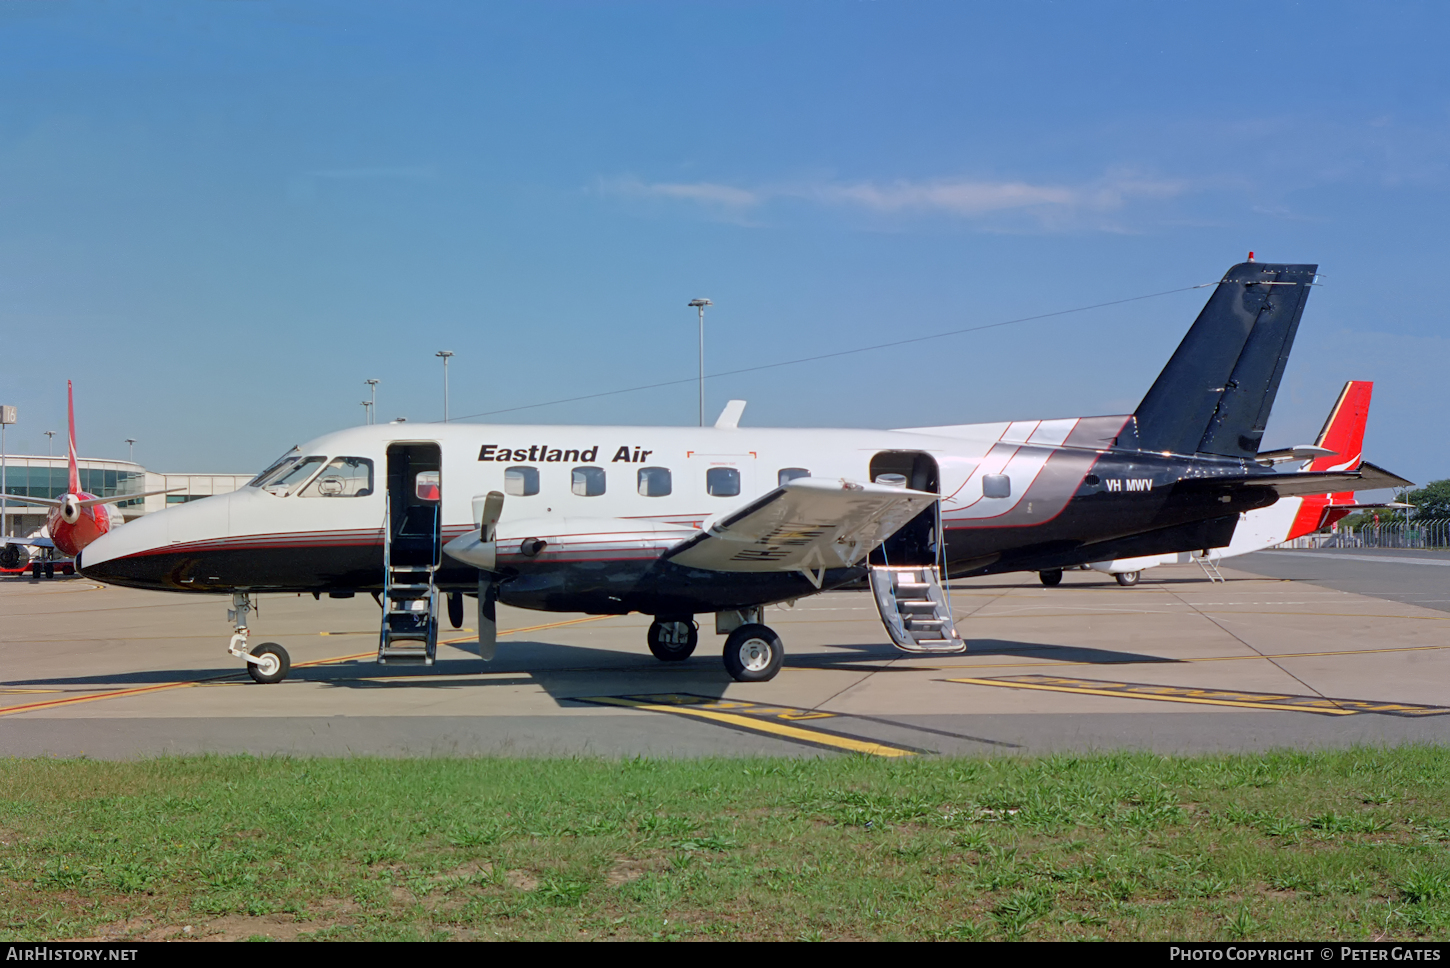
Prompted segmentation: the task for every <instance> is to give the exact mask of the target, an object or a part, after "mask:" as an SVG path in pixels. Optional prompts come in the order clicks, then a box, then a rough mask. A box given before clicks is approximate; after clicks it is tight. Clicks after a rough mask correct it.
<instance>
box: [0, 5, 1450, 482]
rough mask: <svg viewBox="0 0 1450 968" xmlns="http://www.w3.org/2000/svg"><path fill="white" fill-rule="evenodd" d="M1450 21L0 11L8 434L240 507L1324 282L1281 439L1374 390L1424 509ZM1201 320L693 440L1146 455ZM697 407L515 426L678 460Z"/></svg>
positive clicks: (1059, 12) (1214, 9) (1379, 456)
mask: <svg viewBox="0 0 1450 968" xmlns="http://www.w3.org/2000/svg"><path fill="white" fill-rule="evenodd" d="M1447 26H1450V8H1447V7H1445V6H1444V5H1437V4H1375V5H1365V4H1333V3H1315V4H1295V3H1272V2H1258V3H1244V4H1233V3H1216V4H1201V5H1188V4H1161V3H1128V4H1111V3H1095V4H1062V3H1019V4H1008V5H1004V4H985V3H983V4H973V3H944V4H934V3H924V2H911V3H893V2H865V3H862V2H836V3H811V2H792V3H764V4H749V3H721V4H711V3H633V4H623V3H548V2H535V3H517V4H485V3H459V4H448V3H430V4H403V3H366V2H348V3H292V2H272V0H220V2H207V3H197V2H188V3H128V2H109V3H95V2H71V0H55V2H38V0H36V2H31V0H13V2H7V3H3V4H0V346H3V347H4V348H5V349H4V357H3V358H4V360H5V366H4V370H3V374H4V375H3V378H0V379H3V384H0V387H3V389H0V397H3V400H0V402H6V403H14V404H17V405H18V406H19V407H20V419H21V423H20V425H19V426H17V427H14V428H11V432H10V434H9V446H10V449H12V450H16V451H22V450H23V451H30V452H37V451H38V452H40V453H44V452H45V447H46V441H45V437H44V436H43V431H45V430H51V429H54V430H62V429H63V423H64V406H65V396H64V388H65V380H66V379H67V378H70V379H73V380H74V381H75V382H76V394H77V406H78V408H79V416H78V432H79V436H80V448H81V451H82V452H83V453H86V454H90V455H93V456H113V457H114V456H124V455H125V453H126V445H125V444H124V440H125V438H127V437H133V438H136V439H137V441H138V443H137V444H136V458H137V459H138V460H139V461H141V462H143V463H145V464H146V465H147V466H149V467H151V468H153V469H158V470H209V471H245V470H251V469H255V468H258V467H260V466H261V465H262V464H264V463H265V462H266V461H267V460H268V459H269V458H270V457H272V456H274V455H275V454H276V453H278V452H280V451H281V450H283V449H285V448H286V447H288V446H290V445H291V444H293V443H294V442H298V441H302V440H305V439H307V438H309V437H312V436H315V435H316V434H319V433H322V432H325V431H328V430H331V429H335V428H337V427H341V426H345V425H348V424H351V423H358V422H361V420H362V417H363V410H362V408H361V406H359V403H360V401H361V400H362V399H363V398H364V396H365V395H366V387H365V386H364V385H363V382H362V381H363V380H364V379H366V378H369V377H373V378H377V379H379V380H381V381H382V382H381V384H380V386H379V388H378V390H379V392H378V399H379V415H380V417H382V418H383V419H391V418H393V417H398V416H406V417H408V418H409V419H410V420H415V421H416V420H427V419H437V418H438V417H439V416H441V410H442V401H441V373H440V366H439V361H438V360H437V359H436V358H435V357H434V353H435V352H436V351H437V350H440V349H451V350H453V351H454V352H455V353H456V354H457V355H456V356H455V357H454V358H453V362H452V369H451V377H452V380H451V383H452V403H451V406H452V411H453V413H454V414H455V415H463V414H476V413H484V412H489V411H501V410H507V409H509V408H514V407H519V406H522V405H525V404H532V403H537V402H543V401H549V400H555V399H559V398H563V397H572V396H578V395H581V394H589V393H596V392H602V391H608V390H613V389H618V388H623V387H631V386H636V385H640V384H647V383H655V382H661V381H668V380H672V379H685V378H690V377H692V376H693V375H694V372H695V352H696V345H695V339H696V332H695V318H694V315H693V311H692V310H690V309H688V308H687V307H686V305H685V304H686V302H688V301H689V300H690V299H691V298H692V297H695V296H706V297H709V298H710V299H712V300H714V303H715V306H714V307H713V308H712V309H711V310H710V312H709V315H708V317H707V324H708V336H707V352H708V355H709V363H708V368H709V369H710V370H711V371H721V370H731V369H738V368H741V367H748V366H752V365H758V364H763V363H771V362H775V361H778V360H785V359H793V358H797V357H802V356H810V355H813V354H816V353H820V352H827V351H832V350H838V349H843V348H850V347H854V346H864V345H870V344H875V343H880V342H883V341H885V340H889V339H895V338H906V337H911V336H918V335H925V334H929V333H934V332H939V331H943V330H952V329H959V328H963V327H970V326H975V325H982V324H985V323H992V322H997V321H1000V320H1006V319H1014V318H1018V317H1022V316H1029V315H1033V314H1036V313H1044V312H1052V311H1055V310H1062V309H1069V308H1073V307H1079V306H1085V305H1089V304H1094V303H1099V302H1104V301H1108V300H1115V299H1123V298H1126V297H1132V296H1138V295H1143V294H1147V293H1154V292H1160V291H1164V290H1174V289H1180V288H1182V287H1186V286H1191V285H1195V284H1199V283H1206V282H1210V281H1212V280H1214V279H1216V278H1217V277H1218V276H1219V275H1221V274H1222V272H1223V271H1224V269H1225V268H1227V267H1228V266H1229V265H1231V264H1233V263H1235V262H1237V261H1240V260H1241V259H1242V258H1243V257H1244V255H1245V254H1246V253H1247V252H1248V251H1249V250H1251V249H1252V250H1254V251H1256V252H1257V254H1258V256H1259V258H1260V259H1265V260H1273V261H1294V262H1317V263H1318V264H1319V265H1320V266H1321V272H1322V273H1323V274H1324V277H1325V279H1324V281H1325V283H1326V285H1325V286H1323V287H1322V288H1319V289H1317V290H1316V291H1315V292H1314V294H1313V296H1312V298H1311V299H1310V302H1309V306H1308V310H1307V312H1306V314H1305V318H1304V323H1303V325H1302V327H1301V329H1300V333H1299V340H1298V344H1297V346H1296V349H1295V353H1294V356H1293V358H1292V360H1291V363H1290V367H1289V370H1288V373H1287V375H1286V378H1285V384H1284V388H1283V390H1282V392H1281V394H1280V397H1279V402H1278V404H1277V406H1276V408H1275V412H1274V419H1273V422H1272V423H1271V426H1270V429H1269V433H1268V435H1267V437H1266V444H1267V445H1286V444H1292V443H1299V442H1304V441H1307V440H1309V439H1312V437H1313V435H1314V434H1315V433H1316V432H1317V430H1318V427H1319V424H1320V423H1321V422H1322V420H1323V417H1324V414H1325V413H1326V411H1327V410H1328V408H1329V406H1330V404H1331V403H1332V402H1333V400H1334V397H1335V395H1336V394H1337V392H1338V390H1339V387H1340V386H1341V385H1342V383H1343V382H1344V381H1345V380H1347V379H1372V380H1375V381H1376V392H1375V402H1374V406H1373V409H1372V411H1371V418H1370V427H1369V440H1368V454H1369V455H1370V458H1371V459H1373V460H1377V461H1378V462H1379V463H1382V464H1384V465H1386V466H1389V467H1391V468H1392V469H1394V470H1397V471H1399V472H1401V473H1404V474H1406V475H1407V476H1410V477H1412V478H1415V479H1416V480H1419V481H1425V480H1429V479H1431V478H1438V477H1446V476H1450V458H1447V455H1446V448H1445V443H1446V442H1445V434H1444V431H1443V429H1442V428H1443V426H1444V422H1443V400H1444V399H1445V396H1444V390H1443V387H1444V384H1445V382H1446V379H1445V376H1444V374H1446V373H1450V331H1447V327H1446V324H1445V322H1446V312H1445V309H1444V291H1443V290H1444V285H1443V280H1444V277H1445V275H1446V273H1445V269H1444V265H1445V262H1446V255H1447V248H1450V245H1447V241H1446V240H1447V233H1446V230H1445V226H1446V225H1447V224H1450V218H1447V216H1450V205H1447V201H1450V198H1447V188H1450V87H1447V83H1446V81H1447V72H1450V66H1447V62H1450V58H1446V57H1445V56H1444V50H1443V48H1444V42H1445V39H1446V37H1447V29H1446V28H1447ZM1205 297H1206V292H1205V291H1203V290H1199V291H1191V292H1179V293H1175V294H1172V295H1167V296H1161V297H1157V298H1154V299H1147V300H1142V301H1138V302H1133V303H1128V304H1125V305H1121V306H1117V307H1112V308H1106V309H1099V310H1093V311H1089V312H1083V313H1075V314H1070V315H1066V316H1060V317H1055V318H1053V319H1050V320H1042V321H1038V322H1031V323H1024V324H1021V325H1016V326H1009V327H1003V328H1000V329H996V330H989V331H986V332H981V333H975V334H968V335H963V336H957V337H951V338H948V339H943V340H937V341H933V342H930V343H925V344H915V345H911V346H905V347H901V348H898V349H891V350H883V351H878V352H874V353H870V354H859V355H855V356H848V357H840V358H836V359H833V360H829V361H823V362H819V363H808V364H803V365H799V366H792V367H784V368H778V369H772V370H765V371H761V372H757V373H752V374H741V375H737V376H731V377H723V378H720V379H717V380H712V381H710V382H709V383H708V384H707V393H708V401H709V404H708V405H709V409H710V410H711V412H712V413H711V416H712V418H713V413H714V411H717V410H718V409H719V407H720V406H721V405H723V403H724V401H725V400H727V399H729V398H731V397H743V398H745V399H747V400H749V401H750V406H749V408H748V409H747V411H746V415H745V423H747V424H749V423H755V424H762V425H765V424H768V425H775V426H792V425H794V426H815V425H824V426H878V427H879V426H904V425H908V426H909V425H921V424H926V423H955V422H968V421H976V420H993V419H1007V418H1028V417H1054V416H1066V415H1079V414H1090V413H1103V412H1127V411H1130V410H1131V409H1132V408H1133V407H1134V406H1135V405H1136V403H1137V401H1138V399H1139V398H1140V397H1141V396H1142V394H1143V392H1144V391H1145V390H1146V389H1147V386H1148V385H1149V384H1150V383H1151V382H1152V380H1153V378H1154V376H1155V375H1156V374H1157V372H1158V370H1159V368H1161V366H1162V365H1163V363H1164V362H1165V361H1166V360H1167V358H1168V356H1169V354H1170V353H1171V352H1172V350H1173V347H1174V346H1175V345H1176V344H1177V342H1178V340H1179V339H1180V338H1181V336H1182V334H1183V332H1184V331H1185V330H1186V328H1187V327H1188V325H1189V324H1190V323H1191V321H1192V319H1193V317H1194V315H1195V314H1196V313H1197V311H1198V309H1199V308H1200V306H1201V305H1202V303H1203V300H1204V298H1205ZM695 394H696V390H695V386H694V385H693V383H684V384H680V385H677V386H672V387H666V388H661V389H657V390H651V391H645V392H640V393H631V394H620V395H615V396H609V397H602V398H598V399H594V400H588V401H581V402H577V403H573V404H563V405H556V406H550V407H544V408H538V409H532V410H514V411H512V412H509V413H505V414H501V415H499V416H496V417H493V418H489V419H497V420H507V421H511V422H550V423H553V422H557V423H575V422H578V423H603V422H620V423H665V424H689V423H693V422H694V420H695V419H696V404H695Z"/></svg>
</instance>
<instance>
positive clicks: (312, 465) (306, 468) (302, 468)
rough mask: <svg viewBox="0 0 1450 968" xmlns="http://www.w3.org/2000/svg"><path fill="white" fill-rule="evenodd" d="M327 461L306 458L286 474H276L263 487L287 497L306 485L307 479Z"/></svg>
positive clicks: (319, 458)
mask: <svg viewBox="0 0 1450 968" xmlns="http://www.w3.org/2000/svg"><path fill="white" fill-rule="evenodd" d="M326 461H327V458H326V457H305V458H303V459H302V460H300V461H298V462H297V463H295V464H293V465H292V466H291V467H289V468H288V469H287V470H286V472H285V473H283V474H280V475H278V474H274V475H273V477H272V480H270V481H266V482H264V483H263V484H262V486H263V487H264V488H266V489H267V490H268V491H270V492H271V493H273V494H275V495H277V496H278V497H286V496H287V495H288V494H292V493H294V492H296V491H297V490H298V489H299V488H301V487H302V485H303V484H306V483H307V479H308V478H310V477H311V476H312V475H313V474H314V473H316V472H317V469H318V468H319V467H321V466H322V465H323V463H325V462H326Z"/></svg>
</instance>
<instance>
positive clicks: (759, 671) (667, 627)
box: [646, 608, 785, 682]
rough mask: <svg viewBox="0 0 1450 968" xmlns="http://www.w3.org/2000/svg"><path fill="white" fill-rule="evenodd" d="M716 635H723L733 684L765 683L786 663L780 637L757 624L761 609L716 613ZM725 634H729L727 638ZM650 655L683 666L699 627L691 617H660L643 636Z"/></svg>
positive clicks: (726, 664) (695, 641) (693, 645)
mask: <svg viewBox="0 0 1450 968" xmlns="http://www.w3.org/2000/svg"><path fill="white" fill-rule="evenodd" d="M715 631H716V632H719V633H721V634H725V636H726V637H725V649H724V651H723V652H722V655H721V657H722V658H723V659H724V660H725V671H726V672H729V673H730V677H731V678H732V679H734V680H735V681H736V682H767V681H769V680H771V679H774V678H775V674H776V673H777V672H779V671H780V666H781V662H782V661H783V660H784V659H785V646H783V645H782V644H781V641H780V636H778V635H776V634H775V632H774V631H772V630H771V629H770V628H769V627H768V626H766V625H762V624H761V622H760V609H759V608H751V609H745V610H743V611H730V612H719V613H717V614H716V616H715ZM726 633H728V634H726ZM646 641H647V642H648V643H649V650H650V652H652V653H654V656H655V658H657V659H659V660H660V661H661V662H683V661H684V660H685V659H688V658H689V657H690V656H691V655H692V654H693V653H694V651H695V646H696V645H698V644H699V641H700V630H699V626H698V625H696V624H695V620H694V617H693V616H690V615H659V616H656V617H655V620H654V622H653V623H651V624H650V627H649V633H648V635H647V636H646Z"/></svg>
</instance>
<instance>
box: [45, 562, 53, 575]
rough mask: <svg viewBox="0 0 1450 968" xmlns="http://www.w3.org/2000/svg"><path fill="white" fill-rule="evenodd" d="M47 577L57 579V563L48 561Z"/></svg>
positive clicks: (46, 566)
mask: <svg viewBox="0 0 1450 968" xmlns="http://www.w3.org/2000/svg"><path fill="white" fill-rule="evenodd" d="M45 577H46V578H54V577H55V563H54V562H51V561H47V562H46V563H45Z"/></svg>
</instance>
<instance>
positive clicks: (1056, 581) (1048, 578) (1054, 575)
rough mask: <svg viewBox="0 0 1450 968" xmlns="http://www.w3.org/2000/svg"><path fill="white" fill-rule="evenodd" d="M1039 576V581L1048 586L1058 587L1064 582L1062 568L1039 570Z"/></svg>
mask: <svg viewBox="0 0 1450 968" xmlns="http://www.w3.org/2000/svg"><path fill="white" fill-rule="evenodd" d="M1037 578H1038V580H1039V581H1041V582H1042V584H1044V585H1046V586H1047V587H1048V588H1056V587H1057V586H1058V585H1061V584H1062V569H1061V568H1053V569H1050V570H1048V571H1039V572H1038V573H1037Z"/></svg>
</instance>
